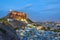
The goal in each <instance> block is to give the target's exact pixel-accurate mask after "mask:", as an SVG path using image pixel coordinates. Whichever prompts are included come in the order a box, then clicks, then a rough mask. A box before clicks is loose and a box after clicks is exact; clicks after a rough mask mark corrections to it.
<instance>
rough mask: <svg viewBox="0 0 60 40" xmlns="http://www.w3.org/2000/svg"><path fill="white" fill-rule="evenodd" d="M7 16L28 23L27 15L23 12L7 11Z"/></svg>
mask: <svg viewBox="0 0 60 40" xmlns="http://www.w3.org/2000/svg"><path fill="white" fill-rule="evenodd" d="M8 17H9V18H14V19H15V20H20V21H25V22H26V23H28V22H27V16H26V14H25V13H24V12H17V11H9V14H8Z"/></svg>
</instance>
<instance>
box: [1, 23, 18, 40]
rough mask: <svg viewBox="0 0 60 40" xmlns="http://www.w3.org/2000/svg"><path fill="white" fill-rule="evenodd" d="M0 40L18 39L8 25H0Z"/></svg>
mask: <svg viewBox="0 0 60 40" xmlns="http://www.w3.org/2000/svg"><path fill="white" fill-rule="evenodd" d="M0 40H19V38H18V37H17V35H16V32H15V30H14V28H12V26H11V25H10V24H8V25H4V24H3V23H0Z"/></svg>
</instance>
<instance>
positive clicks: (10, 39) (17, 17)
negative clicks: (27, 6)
mask: <svg viewBox="0 0 60 40" xmlns="http://www.w3.org/2000/svg"><path fill="white" fill-rule="evenodd" d="M28 23H33V22H32V21H31V20H30V19H29V18H28V17H27V15H26V13H24V12H17V11H9V12H8V15H7V16H5V17H4V18H1V19H0V40H19V38H18V37H17V35H16V32H15V30H16V29H19V28H22V29H24V27H25V26H26V25H27V24H28Z"/></svg>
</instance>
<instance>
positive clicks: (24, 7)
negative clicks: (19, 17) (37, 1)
mask: <svg viewBox="0 0 60 40" xmlns="http://www.w3.org/2000/svg"><path fill="white" fill-rule="evenodd" d="M31 6H32V4H26V5H25V6H23V7H22V8H21V9H20V10H24V9H26V8H30V7H31Z"/></svg>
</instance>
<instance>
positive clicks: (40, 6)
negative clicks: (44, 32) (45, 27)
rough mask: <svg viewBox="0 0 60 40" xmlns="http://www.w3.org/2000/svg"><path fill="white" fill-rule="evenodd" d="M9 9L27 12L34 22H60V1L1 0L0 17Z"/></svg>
mask: <svg viewBox="0 0 60 40" xmlns="http://www.w3.org/2000/svg"><path fill="white" fill-rule="evenodd" d="M9 9H12V10H16V11H22V12H25V13H26V14H27V16H28V18H30V19H31V20H33V21H58V22H60V0H0V17H4V16H6V15H7V14H8V11H9Z"/></svg>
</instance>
